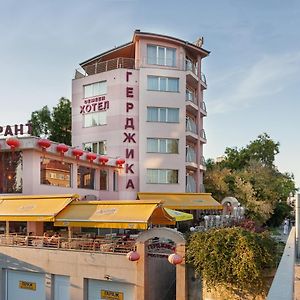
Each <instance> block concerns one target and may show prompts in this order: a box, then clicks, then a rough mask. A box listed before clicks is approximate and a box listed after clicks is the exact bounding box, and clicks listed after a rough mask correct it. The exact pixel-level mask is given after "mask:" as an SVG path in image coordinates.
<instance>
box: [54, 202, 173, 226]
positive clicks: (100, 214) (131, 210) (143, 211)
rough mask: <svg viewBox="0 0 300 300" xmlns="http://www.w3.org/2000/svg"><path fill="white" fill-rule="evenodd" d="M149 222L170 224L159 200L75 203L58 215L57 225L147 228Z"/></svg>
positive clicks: (171, 219) (169, 219)
mask: <svg viewBox="0 0 300 300" xmlns="http://www.w3.org/2000/svg"><path fill="white" fill-rule="evenodd" d="M150 224H161V225H171V224H174V218H173V217H171V216H170V215H169V214H168V213H167V212H166V211H165V210H164V208H163V207H162V206H161V205H160V201H158V200H154V201H137V200H133V201H128V200H118V201H117V200H115V201H82V202H73V203H71V204H70V205H68V206H67V207H66V208H65V209H64V210H63V211H61V212H60V213H59V214H58V215H57V216H56V218H55V223H54V225H55V226H70V227H96V228H132V229H147V228H148V226H149V225H150Z"/></svg>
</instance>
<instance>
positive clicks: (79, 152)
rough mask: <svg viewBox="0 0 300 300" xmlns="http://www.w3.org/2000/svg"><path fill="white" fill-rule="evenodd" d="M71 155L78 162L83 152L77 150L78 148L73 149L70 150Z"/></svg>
mask: <svg viewBox="0 0 300 300" xmlns="http://www.w3.org/2000/svg"><path fill="white" fill-rule="evenodd" d="M72 155H73V156H75V157H76V159H77V160H79V158H80V156H82V155H83V150H81V149H78V148H76V149H73V150H72Z"/></svg>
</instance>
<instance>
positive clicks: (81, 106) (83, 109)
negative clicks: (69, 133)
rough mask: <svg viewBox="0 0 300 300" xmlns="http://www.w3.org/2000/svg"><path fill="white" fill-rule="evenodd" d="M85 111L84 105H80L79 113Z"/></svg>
mask: <svg viewBox="0 0 300 300" xmlns="http://www.w3.org/2000/svg"><path fill="white" fill-rule="evenodd" d="M84 112H85V105H80V113H81V114H84Z"/></svg>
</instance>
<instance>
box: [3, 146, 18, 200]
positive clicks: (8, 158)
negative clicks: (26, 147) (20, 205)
mask: <svg viewBox="0 0 300 300" xmlns="http://www.w3.org/2000/svg"><path fill="white" fill-rule="evenodd" d="M22 173H23V153H22V152H21V151H14V152H0V193H1V194H9V193H22V187H23V183H22Z"/></svg>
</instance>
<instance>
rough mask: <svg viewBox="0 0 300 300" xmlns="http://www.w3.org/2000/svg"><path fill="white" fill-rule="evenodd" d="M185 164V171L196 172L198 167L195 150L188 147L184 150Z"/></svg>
mask: <svg viewBox="0 0 300 300" xmlns="http://www.w3.org/2000/svg"><path fill="white" fill-rule="evenodd" d="M185 162H186V168H187V169H190V170H196V169H197V167H198V165H197V158H196V151H195V149H193V148H191V147H189V146H188V147H187V148H186V155H185Z"/></svg>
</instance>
